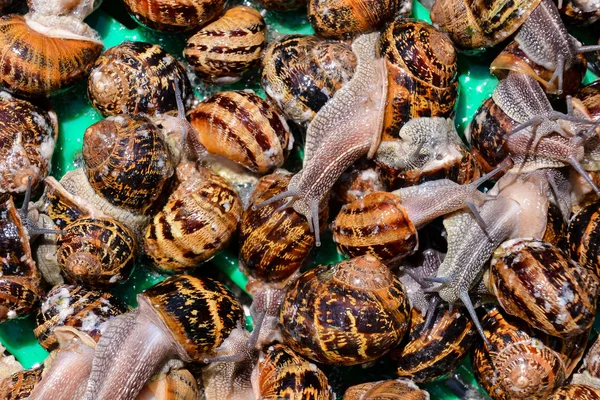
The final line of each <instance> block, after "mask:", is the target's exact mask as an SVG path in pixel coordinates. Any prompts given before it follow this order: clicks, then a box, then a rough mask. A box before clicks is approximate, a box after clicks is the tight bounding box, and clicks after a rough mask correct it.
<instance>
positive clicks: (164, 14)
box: [124, 0, 225, 32]
mask: <svg viewBox="0 0 600 400" xmlns="http://www.w3.org/2000/svg"><path fill="white" fill-rule="evenodd" d="M124 3H125V7H126V8H127V11H128V12H129V13H130V14H131V15H132V16H133V17H134V18H135V19H136V20H138V22H140V23H141V24H143V25H145V26H147V27H149V28H152V29H156V30H159V31H165V32H185V31H190V30H193V29H195V28H197V27H199V26H202V25H204V24H206V23H207V22H209V21H210V20H212V19H214V18H216V17H218V16H219V15H220V14H221V13H222V12H223V9H224V7H225V1H224V0H124Z"/></svg>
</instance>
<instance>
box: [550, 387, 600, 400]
mask: <svg viewBox="0 0 600 400" xmlns="http://www.w3.org/2000/svg"><path fill="white" fill-rule="evenodd" d="M548 400H600V389H596V388H594V387H592V386H587V385H566V386H563V387H561V388H558V389H557V390H556V391H555V392H554V393H552V396H550V397H548Z"/></svg>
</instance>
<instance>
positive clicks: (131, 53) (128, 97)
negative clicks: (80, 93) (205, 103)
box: [87, 41, 193, 116]
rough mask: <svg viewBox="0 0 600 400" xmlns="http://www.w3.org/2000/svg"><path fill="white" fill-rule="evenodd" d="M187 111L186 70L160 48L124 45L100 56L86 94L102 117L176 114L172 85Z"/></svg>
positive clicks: (189, 99) (189, 87)
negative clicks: (177, 90)
mask: <svg viewBox="0 0 600 400" xmlns="http://www.w3.org/2000/svg"><path fill="white" fill-rule="evenodd" d="M176 81H177V83H178V87H179V93H180V94H181V96H182V101H183V104H184V106H185V107H186V108H189V107H191V104H192V101H193V91H192V85H191V84H190V81H189V79H188V77H187V74H186V71H185V68H184V67H183V65H182V64H181V63H180V62H179V61H177V60H176V59H175V58H174V57H173V56H171V55H170V54H169V53H167V52H166V51H165V50H163V48H162V47H160V46H158V45H155V44H150V43H143V42H129V41H126V42H123V43H121V44H120V45H118V46H115V47H111V48H110V49H108V50H107V51H106V52H105V53H104V54H102V55H101V56H100V57H99V58H98V60H97V61H96V63H95V64H94V66H93V68H92V71H91V72H90V78H89V80H88V85H87V94H88V98H89V99H90V103H92V105H93V106H94V108H96V110H98V111H99V112H100V113H101V114H102V115H104V116H109V115H118V114H131V115H137V114H147V115H155V114H163V113H166V112H170V111H177V100H176V96H175V94H176V91H175V82H176Z"/></svg>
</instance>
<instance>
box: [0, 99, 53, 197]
mask: <svg viewBox="0 0 600 400" xmlns="http://www.w3.org/2000/svg"><path fill="white" fill-rule="evenodd" d="M57 134H58V125H57V120H56V115H54V113H49V112H48V111H46V110H44V109H42V108H40V107H38V106H36V105H34V104H32V103H30V102H28V101H25V100H19V99H17V98H14V97H12V96H11V95H9V94H8V93H6V92H0V171H1V172H0V194H3V193H9V194H12V195H16V194H23V193H25V191H26V190H27V182H28V178H29V177H31V187H32V188H33V189H35V188H36V187H37V186H38V185H39V183H40V182H41V181H42V180H43V179H44V177H46V176H47V175H48V172H49V170H50V161H51V159H52V154H53V152H54V145H55V143H56V138H57Z"/></svg>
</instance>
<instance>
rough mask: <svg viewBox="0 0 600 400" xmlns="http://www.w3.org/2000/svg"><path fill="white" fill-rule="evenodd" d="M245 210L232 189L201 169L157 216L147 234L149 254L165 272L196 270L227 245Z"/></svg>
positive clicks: (184, 184) (174, 193)
mask: <svg viewBox="0 0 600 400" xmlns="http://www.w3.org/2000/svg"><path fill="white" fill-rule="evenodd" d="M242 211H243V207H242V202H241V200H240V198H239V196H238V194H237V192H236V191H235V189H234V188H233V186H231V184H230V183H229V182H227V181H226V180H225V179H223V178H221V177H220V176H218V175H216V174H214V173H212V172H211V171H209V170H208V169H205V168H200V169H198V171H197V173H196V174H194V175H192V176H191V177H189V178H187V179H186V180H185V181H183V182H182V183H181V184H180V185H179V186H178V187H177V189H176V190H175V191H174V192H173V193H172V194H171V196H170V197H169V200H168V202H167V204H166V205H165V207H164V208H163V209H162V210H161V211H160V212H159V213H158V214H156V215H155V216H154V219H153V220H152V222H151V223H150V225H149V226H148V228H147V230H146V234H145V241H144V248H145V250H146V253H147V254H148V256H150V257H151V258H152V260H153V261H154V262H155V264H156V266H157V267H158V268H160V269H163V270H168V271H174V272H181V271H184V270H186V269H190V268H192V267H195V266H197V265H198V264H200V263H201V262H203V261H206V260H209V259H210V258H212V257H213V256H214V255H215V254H216V253H218V252H219V251H221V250H222V249H223V248H225V247H226V246H227V244H228V243H229V241H230V240H231V238H232V237H233V235H234V234H235V232H236V229H237V224H238V222H239V220H240V218H241V216H242Z"/></svg>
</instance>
